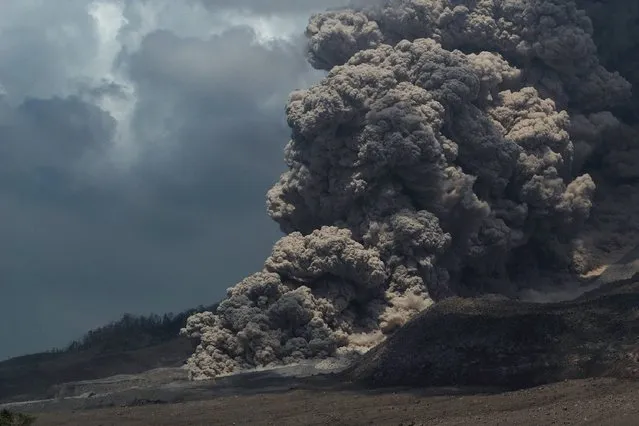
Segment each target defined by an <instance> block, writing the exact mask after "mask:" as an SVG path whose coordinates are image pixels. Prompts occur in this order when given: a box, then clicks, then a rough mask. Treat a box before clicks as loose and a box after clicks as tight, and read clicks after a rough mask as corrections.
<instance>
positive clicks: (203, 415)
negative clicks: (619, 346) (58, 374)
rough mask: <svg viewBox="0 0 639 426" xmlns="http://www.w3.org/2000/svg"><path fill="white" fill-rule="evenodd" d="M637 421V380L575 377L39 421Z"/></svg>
mask: <svg viewBox="0 0 639 426" xmlns="http://www.w3.org/2000/svg"><path fill="white" fill-rule="evenodd" d="M69 424H77V425H85V426H97V425H102V426H109V425H114V426H115V425H118V426H133V425H136V426H138V425H139V426H143V425H144V426H147V425H157V426H165V425H166V426H169V425H170V426H182V425H278V426H279V425H395V426H397V425H405V426H406V425H413V426H417V425H429V426H430V425H442V426H443V425H446V426H449V425H450V426H452V425H491V426H492V425H504V426H506V425H530V426H538V425H551V424H555V425H571V424H573V425H576V424H579V425H593V426H595V425H597V426H603V425H611V426H612V425H614V426H624V425H627V426H634V425H637V424H639V383H638V382H623V381H618V380H613V379H588V380H574V381H567V382H563V383H558V384H554V385H548V386H542V387H538V388H533V389H529V390H524V391H517V392H507V393H499V394H493V395H490V394H463V392H460V391H457V392H455V391H451V390H445V391H442V390H422V391H400V390H396V391H388V390H387V391H383V392H382V391H353V390H350V391H322V390H293V391H289V392H284V393H271V394H258V395H249V396H237V397H234V396H230V397H219V398H215V399H212V400H208V401H193V402H185V403H178V404H163V405H145V406H139V407H114V408H101V409H94V410H85V411H77V412H57V413H40V414H39V415H38V421H37V422H36V425H37V426H44V425H69Z"/></svg>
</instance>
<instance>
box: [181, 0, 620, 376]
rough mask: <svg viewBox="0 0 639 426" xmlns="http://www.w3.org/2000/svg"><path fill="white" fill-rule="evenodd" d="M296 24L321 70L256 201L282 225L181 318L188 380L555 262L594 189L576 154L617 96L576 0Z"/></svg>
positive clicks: (277, 358)
mask: <svg viewBox="0 0 639 426" xmlns="http://www.w3.org/2000/svg"><path fill="white" fill-rule="evenodd" d="M306 35H307V37H308V59H309V62H310V63H311V64H312V65H313V66H314V67H316V68H320V69H325V70H327V71H328V74H327V75H326V77H325V78H324V79H323V80H322V81H321V82H319V83H318V84H316V85H315V86H313V87H310V88H309V89H306V90H300V91H296V92H294V93H292V94H291V96H290V99H289V102H288V106H287V109H286V114H287V119H288V124H289V126H290V128H291V133H292V137H291V140H290V142H289V143H288V145H287V146H286V149H285V158H286V164H287V166H288V171H286V172H285V173H284V174H283V175H282V176H281V178H280V180H279V182H278V183H277V184H276V185H275V186H274V187H273V188H272V189H271V190H270V191H269V192H268V194H267V207H268V212H269V214H270V216H271V217H272V218H273V219H274V220H275V221H277V222H278V223H279V225H280V227H281V229H282V230H283V231H284V232H285V233H286V234H287V235H286V236H285V237H283V238H282V239H281V240H280V241H278V242H277V243H276V244H275V246H274V248H273V252H272V254H271V256H270V257H269V258H268V259H267V260H266V262H265V264H264V269H263V270H262V271H260V272H257V273H255V274H253V275H251V276H249V277H247V278H246V279H244V280H243V281H242V282H240V283H238V284H237V285H236V286H234V287H232V288H230V289H229V290H228V298H227V299H226V300H224V301H223V302H222V303H221V304H220V306H219V308H218V309H217V311H216V312H215V313H203V314H197V315H194V316H192V317H191V318H189V320H188V323H187V325H186V328H185V329H184V330H183V333H184V334H185V335H188V336H191V337H193V338H197V339H199V340H200V344H199V346H198V347H197V349H196V352H195V353H194V355H193V356H192V357H191V358H190V359H189V361H188V365H187V366H188V368H189V369H190V371H191V372H192V375H193V377H194V378H196V379H198V378H207V377H214V376H216V375H220V374H226V373H230V372H234V371H237V370H241V369H247V368H253V367H256V366H269V365H277V364H285V363H292V362H296V361H299V360H303V359H310V358H322V357H326V356H331V355H336V354H347V353H352V352H358V351H359V352H361V351H365V350H366V349H368V348H370V347H372V346H373V345H375V344H377V343H379V342H380V341H381V340H383V339H384V338H385V336H386V335H388V334H389V333H390V332H392V331H393V330H395V329H396V328H397V327H399V326H401V325H403V324H404V323H405V322H406V321H407V320H408V319H410V318H411V317H412V316H413V315H415V314H416V313H418V312H420V311H422V310H424V309H426V308H427V307H428V306H430V305H431V304H432V303H433V302H436V301H438V300H440V299H442V298H445V297H447V296H451V295H455V294H462V295H469V294H471V295H472V294H480V293H482V292H501V293H505V294H510V293H512V292H515V291H517V290H518V288H519V287H518V286H519V285H520V283H519V282H518V280H519V279H520V278H521V276H522V275H526V274H527V273H528V272H530V271H532V270H538V269H540V268H541V265H550V266H547V267H545V268H547V269H548V268H549V269H551V270H554V269H559V270H570V268H572V267H573V266H574V265H573V262H574V256H572V254H571V248H572V247H573V246H574V245H573V244H572V243H573V239H574V236H575V234H576V233H577V232H578V231H579V230H580V229H581V228H582V227H583V225H584V222H585V221H586V220H587V219H588V216H589V212H590V210H591V207H592V199H593V194H594V191H595V184H594V182H593V180H592V179H591V177H590V176H589V175H588V174H581V173H580V171H579V168H580V167H581V164H583V163H584V161H585V160H584V158H583V156H584V155H588V153H589V152H592V151H593V149H595V148H594V145H595V144H597V143H598V142H597V141H598V140H599V139H600V138H599V136H598V135H599V133H597V132H601V128H602V126H603V124H602V125H598V123H601V122H602V121H604V122H606V123H610V122H614V117H612V114H611V113H609V112H606V111H607V110H608V109H609V108H611V107H614V106H615V105H619V104H623V103H624V102H627V101H628V99H630V88H631V87H630V84H629V83H628V82H627V81H626V80H624V79H623V78H622V77H621V76H620V75H619V74H617V73H613V72H609V71H608V70H606V69H605V68H604V67H603V66H602V65H601V64H600V63H599V60H598V58H597V49H596V47H595V44H594V42H593V40H592V26H591V23H590V20H589V19H588V18H587V16H586V15H585V13H584V12H582V11H580V10H578V9H577V8H576V6H575V4H574V3H573V2H571V1H565V0H547V1H539V0H520V1H513V0H510V1H499V0H479V1H477V0H474V1H470V0H467V1H459V0H458V1H446V0H412V1H409V0H404V1H390V2H387V3H384V4H382V5H376V6H368V7H364V8H360V9H357V10H354V9H348V10H340V11H330V12H326V13H322V14H319V15H315V16H313V17H312V18H311V19H310V22H309V25H308V27H307V31H306ZM573 116H576V117H577V116H578V119H576V120H575V121H574V123H573V121H571V118H572V117H573ZM572 135H578V136H579V143H580V146H581V149H580V150H576V149H575V141H573V139H574V138H573V136H572ZM580 155H581V156H580ZM576 157H577V158H578V160H579V161H578V162H577V161H576ZM577 163H579V164H577ZM522 258H525V259H526V263H522V262H521V259H522ZM537 273H538V272H537Z"/></svg>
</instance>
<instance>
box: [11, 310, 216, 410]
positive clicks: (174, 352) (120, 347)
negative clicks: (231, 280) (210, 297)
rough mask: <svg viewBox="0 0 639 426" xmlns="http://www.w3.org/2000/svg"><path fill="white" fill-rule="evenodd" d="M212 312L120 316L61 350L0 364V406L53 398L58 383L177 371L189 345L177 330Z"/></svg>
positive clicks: (187, 351) (20, 357) (186, 354)
mask: <svg viewBox="0 0 639 426" xmlns="http://www.w3.org/2000/svg"><path fill="white" fill-rule="evenodd" d="M215 309H217V303H216V304H214V305H210V306H198V307H197V308H194V309H189V310H186V311H183V312H180V313H178V314H173V313H168V314H164V315H161V316H160V315H156V314H151V315H132V314H124V315H123V316H122V317H121V318H120V319H119V320H117V321H113V322H111V323H109V324H107V325H104V326H102V327H98V328H96V329H93V330H90V331H89V332H87V333H86V334H85V335H84V336H82V337H81V338H80V339H78V340H75V341H73V342H71V343H70V344H69V345H67V346H66V347H64V348H56V349H52V350H50V351H46V352H42V353H37V354H31V355H24V356H19V357H15V358H11V359H8V360H6V361H3V362H0V403H1V402H10V401H20V400H29V399H40V398H48V397H52V396H53V392H54V391H53V386H54V385H56V384H59V383H64V382H70V381H78V380H90V379H98V378H101V377H107V376H111V375H115V374H136V373H141V372H143V371H146V370H149V369H152V368H159V367H178V366H181V365H182V364H183V363H184V362H185V361H186V359H187V358H188V357H189V356H190V355H191V353H192V352H193V344H192V342H191V341H189V339H188V338H186V337H182V336H180V335H179V332H180V328H182V327H183V326H184V324H186V319H187V318H188V317H189V316H190V315H192V314H193V313H195V312H204V311H215Z"/></svg>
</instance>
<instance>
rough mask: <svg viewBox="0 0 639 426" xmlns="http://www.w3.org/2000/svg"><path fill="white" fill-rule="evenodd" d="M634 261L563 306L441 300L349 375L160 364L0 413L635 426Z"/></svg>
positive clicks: (115, 421) (89, 421)
mask: <svg viewBox="0 0 639 426" xmlns="http://www.w3.org/2000/svg"><path fill="white" fill-rule="evenodd" d="M636 252H637V250H633V251H632V252H631V253H629V255H627V256H625V257H624V258H622V259H621V260H620V261H619V262H618V263H617V264H616V265H611V266H610V267H609V268H608V269H607V270H606V271H605V272H604V273H603V274H602V275H601V276H600V277H599V278H598V279H597V281H595V282H590V283H587V284H585V287H584V289H594V290H592V291H589V292H587V293H585V294H583V295H582V296H581V297H579V298H577V299H575V300H573V301H567V302H557V303H547V304H535V303H528V302H521V301H514V300H509V299H506V298H503V297H499V296H485V297H482V298H479V299H461V298H452V299H448V300H446V301H443V302H440V303H439V304H437V305H436V306H434V307H433V308H431V309H429V310H427V311H425V312H424V313H422V314H420V315H419V316H417V317H416V318H414V319H413V320H412V321H410V322H409V323H408V324H407V325H405V326H404V327H402V328H401V329H399V330H398V331H397V332H396V333H395V334H394V335H392V336H391V337H390V338H389V339H388V340H387V341H386V342H384V343H383V344H381V345H379V346H378V347H377V348H375V349H373V350H371V351H370V352H368V353H367V354H366V355H364V356H363V357H362V358H361V359H359V360H358V361H357V362H356V363H355V364H354V365H352V366H350V367H348V368H344V366H343V365H339V364H335V363H333V364H331V363H328V362H324V363H323V364H319V365H315V364H302V365H296V366H288V367H283V368H278V369H271V370H264V371H254V372H246V373H241V374H236V375H230V376H225V377H219V378H217V379H216V380H211V381H197V382H191V381H189V380H188V378H187V374H186V372H185V370H183V369H180V368H162V369H155V370H151V371H149V372H146V373H143V374H130V375H117V376H112V377H108V378H105V379H100V380H85V381H78V382H72V383H66V384H63V385H58V386H54V387H52V388H51V389H50V390H49V395H50V396H51V398H49V399H45V400H37V401H22V402H13V403H10V404H5V405H3V406H0V408H9V409H11V410H13V411H20V412H26V413H32V414H35V415H36V416H37V417H38V420H37V422H36V424H37V425H66V424H82V425H149V424H152V425H215V424H219V425H231V424H236V425H239V424H247V425H248V424H250V425H259V424H265V425H266V424H272V425H276V424H277V425H289V424H290V425H300V424H305V425H306V424H315V425H324V424H325V425H329V424H330V425H336V424H344V425H359V424H375V425H386V424H388V425H399V424H404V425H419V424H424V425H425V424H428V425H433V424H437V425H466V424H468V425H470V424H478V425H481V424H486V425H496V424H503V425H511V424H521V425H539V424H592V425H635V424H637V423H638V422H639V381H637V380H636V379H638V378H639V279H638V278H637V277H638V274H637V272H638V271H639V267H638V266H637V262H636V258H637V257H638V256H636V254H637V253H636ZM247 407H250V409H247Z"/></svg>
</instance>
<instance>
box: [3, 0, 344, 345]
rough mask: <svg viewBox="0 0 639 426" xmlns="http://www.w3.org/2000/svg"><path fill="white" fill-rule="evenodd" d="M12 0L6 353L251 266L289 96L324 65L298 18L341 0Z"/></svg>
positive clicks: (175, 298) (278, 165)
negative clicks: (312, 63) (309, 59)
mask: <svg viewBox="0 0 639 426" xmlns="http://www.w3.org/2000/svg"><path fill="white" fill-rule="evenodd" d="M5 3H6V4H3V12H2V15H1V16H0V219H1V220H0V237H1V239H0V241H1V243H0V282H1V288H0V291H1V300H2V305H3V306H2V309H0V324H2V325H0V341H2V342H3V344H2V345H0V358H4V357H8V356H13V355H17V354H21V353H26V352H32V351H37V350H43V349H47V348H50V347H53V346H61V345H64V344H66V343H67V342H68V341H70V340H71V339H73V338H76V337H79V335H81V334H82V333H84V332H85V331H87V330H88V329H90V328H92V327H95V326H98V325H101V324H103V323H105V322H107V321H110V320H112V319H115V318H116V317H118V316H119V315H121V314H122V313H124V312H134V313H148V312H165V311H177V310H180V309H185V308H189V307H192V306H195V305H197V304H200V303H203V299H205V300H218V299H220V298H221V297H222V296H223V295H224V291H225V289H226V288H227V287H228V286H230V285H231V284H233V283H235V282H237V281H238V280H239V279H241V278H242V277H243V276H245V275H246V274H247V273H248V272H250V271H253V270H255V269H258V268H259V266H260V265H261V264H262V262H263V259H264V258H265V257H266V256H267V255H268V253H269V252H270V248H271V246H272V244H273V242H274V241H275V240H276V239H277V238H278V237H279V236H280V231H279V230H278V229H277V226H276V225H275V224H274V223H272V221H271V220H270V219H269V218H268V216H267V215H266V214H265V211H266V209H265V201H264V194H265V192H266V191H267V189H268V188H269V187H270V186H272V184H273V183H274V182H275V181H276V180H277V177H278V176H279V174H280V173H281V172H282V170H283V169H284V168H285V165H284V163H283V161H282V158H281V151H282V149H283V147H284V145H285V143H286V141H287V139H288V137H289V133H290V130H289V129H288V127H287V125H286V122H285V116H284V106H285V103H286V99H287V97H288V93H289V92H290V91H291V90H294V89H297V88H301V87H306V86H308V85H309V84H311V83H312V82H314V81H317V80H318V79H319V78H320V77H321V76H322V74H323V73H322V72H318V71H316V70H312V69H311V68H310V67H309V66H308V65H307V64H306V62H305V60H304V54H303V44H302V40H301V33H302V29H303V28H304V25H305V23H306V19H307V16H308V14H309V13H310V12H311V11H315V10H322V9H324V8H326V7H331V6H336V5H338V4H339V2H330V1H327V2H326V4H322V2H281V4H279V3H278V2H266V3H265V2H258V1H255V2H253V3H251V2H240V3H237V2H212V1H206V0H202V1H188V2H172V1H163V0H148V1H124V2H122V1H110V0H103V1H89V0H71V1H65V2H50V1H46V0H29V1H9V2H5ZM318 3H319V4H318ZM16 336H17V337H16Z"/></svg>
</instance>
